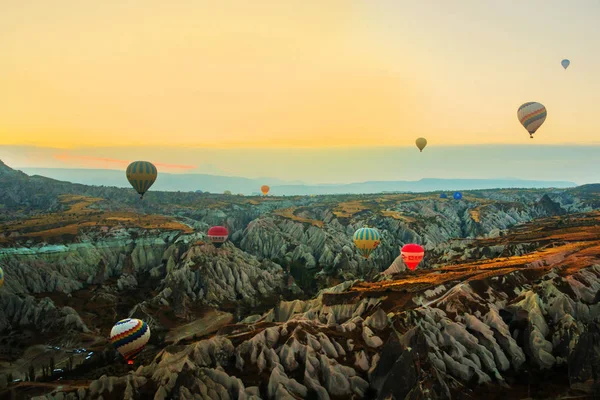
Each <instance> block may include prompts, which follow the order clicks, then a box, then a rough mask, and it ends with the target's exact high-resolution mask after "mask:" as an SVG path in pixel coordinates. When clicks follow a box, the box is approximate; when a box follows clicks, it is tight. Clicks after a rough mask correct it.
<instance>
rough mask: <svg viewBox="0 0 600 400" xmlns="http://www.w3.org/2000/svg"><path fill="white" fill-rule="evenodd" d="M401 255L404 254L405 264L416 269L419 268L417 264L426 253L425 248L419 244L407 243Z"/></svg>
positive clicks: (411, 268) (412, 269)
mask: <svg viewBox="0 0 600 400" xmlns="http://www.w3.org/2000/svg"><path fill="white" fill-rule="evenodd" d="M400 255H402V261H404V264H406V266H407V267H408V268H409V269H410V270H411V271H414V270H415V268H417V265H419V263H420V262H421V260H422V259H423V256H424V255H425V250H424V249H423V248H422V247H421V246H419V245H418V244H414V243H411V244H406V245H404V246H403V247H402V250H400Z"/></svg>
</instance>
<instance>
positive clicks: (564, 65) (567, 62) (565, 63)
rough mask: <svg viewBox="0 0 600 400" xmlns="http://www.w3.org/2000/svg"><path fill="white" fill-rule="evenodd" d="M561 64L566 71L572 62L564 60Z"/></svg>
mask: <svg viewBox="0 0 600 400" xmlns="http://www.w3.org/2000/svg"><path fill="white" fill-rule="evenodd" d="M560 64H561V65H562V66H563V68H564V69H567V67H568V66H569V64H571V61H569V60H567V59H566V58H565V59H564V60H562V61H561V62H560Z"/></svg>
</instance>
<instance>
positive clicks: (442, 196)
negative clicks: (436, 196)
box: [440, 193, 448, 199]
mask: <svg viewBox="0 0 600 400" xmlns="http://www.w3.org/2000/svg"><path fill="white" fill-rule="evenodd" d="M447 198H448V195H447V194H446V193H442V194H440V199H447Z"/></svg>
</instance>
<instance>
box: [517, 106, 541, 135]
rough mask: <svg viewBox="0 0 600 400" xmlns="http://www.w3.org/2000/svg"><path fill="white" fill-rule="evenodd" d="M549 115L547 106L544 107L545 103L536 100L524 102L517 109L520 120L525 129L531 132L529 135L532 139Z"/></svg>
mask: <svg viewBox="0 0 600 400" xmlns="http://www.w3.org/2000/svg"><path fill="white" fill-rule="evenodd" d="M547 115H548V112H547V111H546V107H544V105H543V104H540V103H537V102H535V101H530V102H528V103H525V104H522V105H521V107H519V109H518V110H517V117H518V118H519V122H520V123H521V125H523V127H524V128H525V129H527V132H529V136H530V137H531V138H532V139H533V134H534V133H535V131H537V130H538V129H539V127H540V126H542V124H543V123H544V121H545V120H546V116H547Z"/></svg>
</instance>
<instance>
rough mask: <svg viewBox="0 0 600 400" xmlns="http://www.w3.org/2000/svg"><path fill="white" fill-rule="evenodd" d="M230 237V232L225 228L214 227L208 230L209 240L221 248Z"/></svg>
mask: <svg viewBox="0 0 600 400" xmlns="http://www.w3.org/2000/svg"><path fill="white" fill-rule="evenodd" d="M228 237H229V231H228V230H227V228H225V227H224V226H213V227H212V228H210V229H209V230H208V240H210V241H211V242H212V244H214V245H215V247H217V248H219V247H221V245H222V244H223V243H225V241H226V240H227V238H228Z"/></svg>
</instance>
